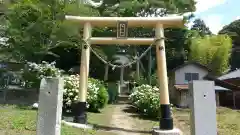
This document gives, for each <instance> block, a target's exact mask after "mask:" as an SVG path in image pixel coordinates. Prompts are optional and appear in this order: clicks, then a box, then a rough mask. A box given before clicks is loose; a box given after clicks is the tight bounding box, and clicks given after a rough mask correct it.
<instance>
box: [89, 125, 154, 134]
mask: <svg viewBox="0 0 240 135" xmlns="http://www.w3.org/2000/svg"><path fill="white" fill-rule="evenodd" d="M91 125H93V126H94V128H95V129H96V130H102V131H124V132H128V133H141V134H150V133H152V132H151V131H142V130H133V129H125V128H120V127H110V126H103V125H97V124H91Z"/></svg>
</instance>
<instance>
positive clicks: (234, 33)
mask: <svg viewBox="0 0 240 135" xmlns="http://www.w3.org/2000/svg"><path fill="white" fill-rule="evenodd" d="M219 34H227V35H228V36H230V37H231V39H232V42H233V49H232V55H231V61H230V64H231V69H232V70H235V69H236V68H240V62H239V61H240V51H239V50H240V19H239V20H236V21H233V22H232V23H230V24H229V25H226V26H224V27H223V29H222V30H220V31H219Z"/></svg>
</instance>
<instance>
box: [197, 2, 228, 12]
mask: <svg viewBox="0 0 240 135" xmlns="http://www.w3.org/2000/svg"><path fill="white" fill-rule="evenodd" d="M195 1H196V2H197V4H196V12H197V13H200V12H204V11H207V10H208V9H210V8H213V7H216V6H218V5H222V4H224V3H225V2H226V1H227V0H195Z"/></svg>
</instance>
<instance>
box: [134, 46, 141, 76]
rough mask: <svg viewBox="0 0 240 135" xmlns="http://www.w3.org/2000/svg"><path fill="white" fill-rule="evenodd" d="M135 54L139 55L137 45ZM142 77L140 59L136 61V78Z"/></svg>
mask: <svg viewBox="0 0 240 135" xmlns="http://www.w3.org/2000/svg"><path fill="white" fill-rule="evenodd" d="M135 56H136V57H138V52H137V48H136V47H135ZM139 77H140V63H139V61H137V62H136V79H137V80H139Z"/></svg>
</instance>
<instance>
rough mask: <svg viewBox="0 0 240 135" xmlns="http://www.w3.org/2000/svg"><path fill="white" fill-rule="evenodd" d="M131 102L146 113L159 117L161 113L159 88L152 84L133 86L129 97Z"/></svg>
mask: <svg viewBox="0 0 240 135" xmlns="http://www.w3.org/2000/svg"><path fill="white" fill-rule="evenodd" d="M129 99H130V101H131V103H132V104H133V105H134V106H135V107H136V108H137V109H138V111H140V112H141V113H143V114H144V115H147V116H149V117H158V116H159V115H160V112H159V107H160V98H159V89H158V88H157V87H155V86H154V87H152V86H150V85H145V84H143V85H141V86H138V87H135V88H133V92H132V94H131V95H130V97H129Z"/></svg>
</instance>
